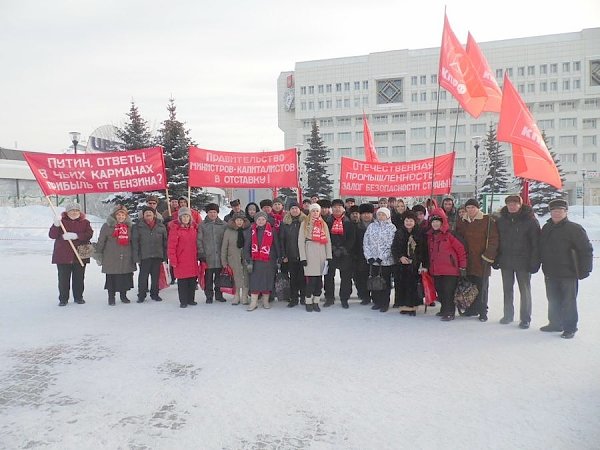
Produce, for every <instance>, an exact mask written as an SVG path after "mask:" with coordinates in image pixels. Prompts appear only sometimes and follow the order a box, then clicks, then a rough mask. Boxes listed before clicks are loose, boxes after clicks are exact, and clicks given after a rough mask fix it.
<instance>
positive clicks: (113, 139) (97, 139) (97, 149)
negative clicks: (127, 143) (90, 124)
mask: <svg viewBox="0 0 600 450" xmlns="http://www.w3.org/2000/svg"><path fill="white" fill-rule="evenodd" d="M120 148H123V142H122V141H121V140H120V139H119V138H118V136H117V127H115V126H114V125H102V126H100V127H98V128H96V129H95V130H94V131H93V132H92V133H90V137H89V138H88V141H87V146H86V147H85V152H86V153H101V152H113V151H115V150H118V149H120Z"/></svg>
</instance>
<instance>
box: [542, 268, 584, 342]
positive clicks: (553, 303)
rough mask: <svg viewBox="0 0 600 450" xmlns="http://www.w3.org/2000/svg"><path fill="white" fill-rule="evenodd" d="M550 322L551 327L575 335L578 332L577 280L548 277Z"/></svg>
mask: <svg viewBox="0 0 600 450" xmlns="http://www.w3.org/2000/svg"><path fill="white" fill-rule="evenodd" d="M545 281H546V297H548V321H549V322H550V325H552V326H555V327H557V328H562V329H563V330H564V331H567V332H570V333H574V332H576V331H577V320H578V319H579V317H578V315H577V289H578V286H579V284H578V281H577V278H551V277H546V278H545Z"/></svg>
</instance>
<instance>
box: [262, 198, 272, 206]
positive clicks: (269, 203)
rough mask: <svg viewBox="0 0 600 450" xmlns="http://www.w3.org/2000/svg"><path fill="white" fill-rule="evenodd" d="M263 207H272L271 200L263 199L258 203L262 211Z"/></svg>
mask: <svg viewBox="0 0 600 450" xmlns="http://www.w3.org/2000/svg"><path fill="white" fill-rule="evenodd" d="M265 206H271V207H273V200H271V199H268V198H265V199H264V200H261V201H260V209H263V208H264V207H265Z"/></svg>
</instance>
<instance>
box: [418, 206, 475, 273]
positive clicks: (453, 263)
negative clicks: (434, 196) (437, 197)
mask: <svg viewBox="0 0 600 450" xmlns="http://www.w3.org/2000/svg"><path fill="white" fill-rule="evenodd" d="M432 216H439V217H441V218H442V226H441V228H440V229H439V230H438V231H434V230H433V228H430V229H429V231H428V232H427V246H428V249H429V273H431V275H433V276H437V275H452V276H458V275H460V270H459V269H466V268H467V251H466V250H465V246H464V245H463V244H462V242H461V241H460V240H459V239H458V238H456V237H455V236H454V235H453V234H452V232H451V231H450V229H449V226H448V219H447V217H446V214H445V213H444V211H443V210H442V209H441V208H436V209H434V211H433V212H432V214H431V215H430V217H432Z"/></svg>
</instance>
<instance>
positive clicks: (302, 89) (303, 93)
mask: <svg viewBox="0 0 600 450" xmlns="http://www.w3.org/2000/svg"><path fill="white" fill-rule="evenodd" d="M300 94H301V95H306V86H300Z"/></svg>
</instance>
